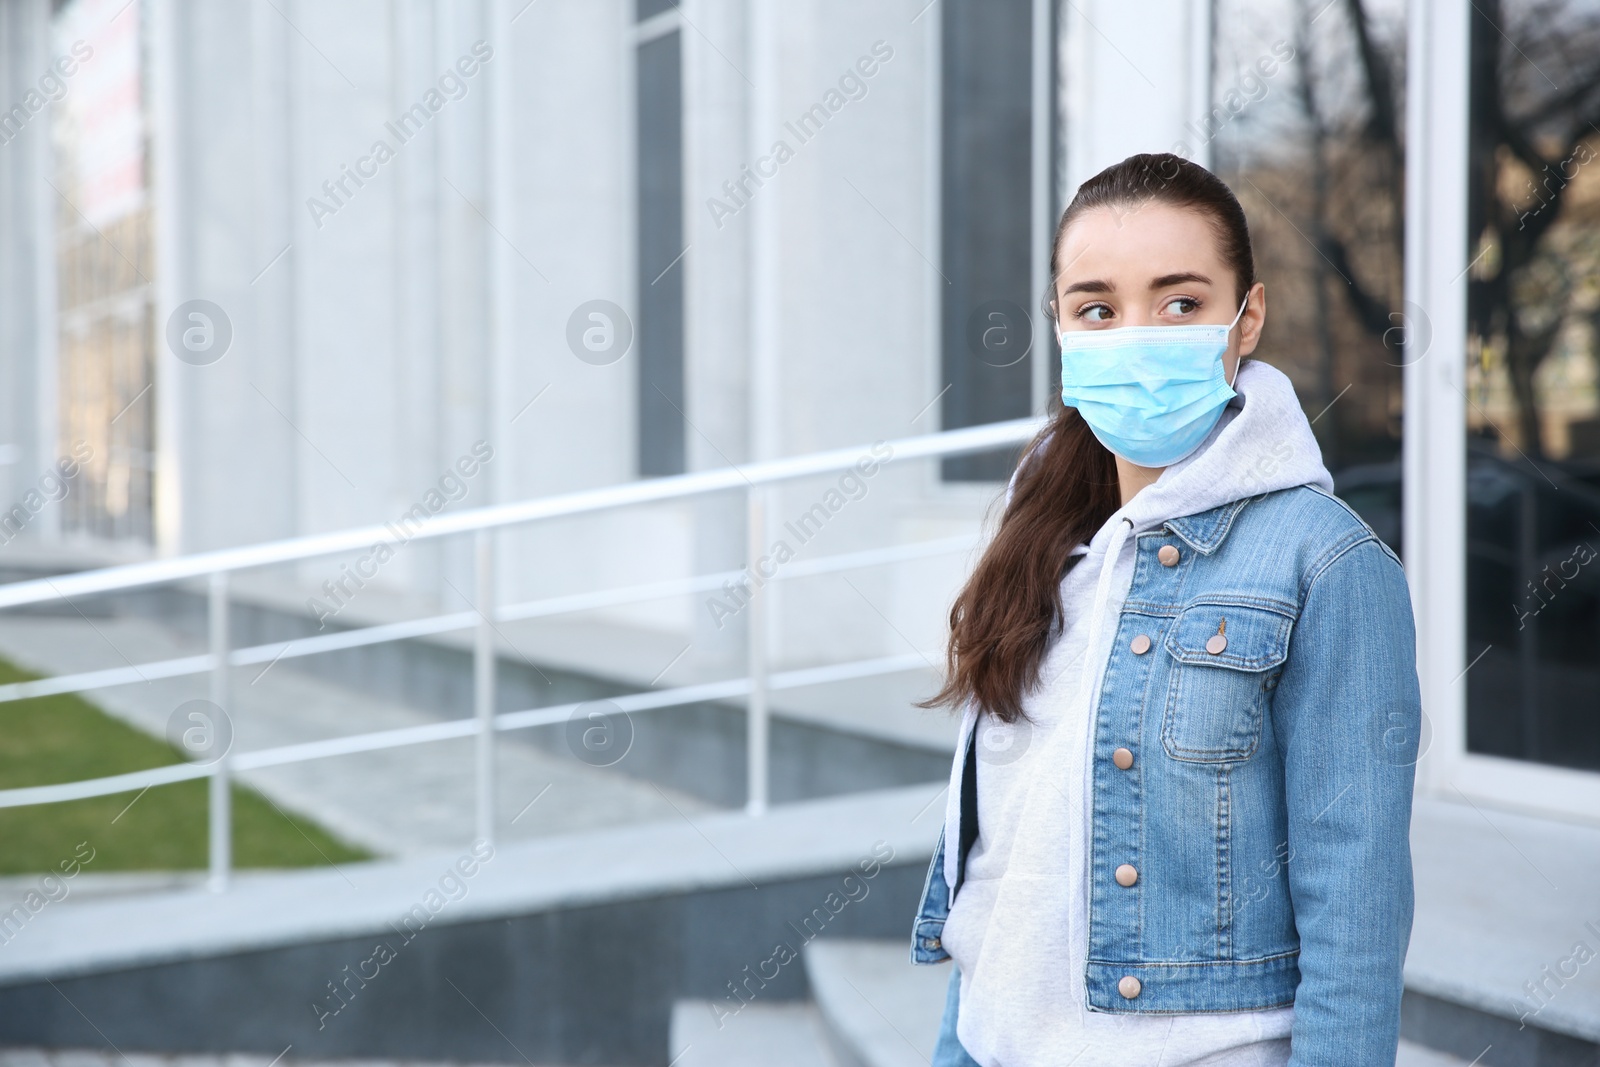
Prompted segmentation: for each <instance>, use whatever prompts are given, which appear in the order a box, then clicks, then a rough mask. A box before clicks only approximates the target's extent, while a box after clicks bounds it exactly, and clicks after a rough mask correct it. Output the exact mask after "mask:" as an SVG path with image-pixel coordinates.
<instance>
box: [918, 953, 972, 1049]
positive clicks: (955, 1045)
mask: <svg viewBox="0 0 1600 1067" xmlns="http://www.w3.org/2000/svg"><path fill="white" fill-rule="evenodd" d="M960 999H961V972H960V971H958V970H956V968H955V965H954V964H951V965H950V988H949V990H948V991H947V992H946V993H945V995H944V1018H943V1019H941V1020H940V1021H939V1040H938V1041H937V1042H935V1044H934V1046H933V1061H932V1062H931V1063H930V1064H929V1067H979V1063H978V1061H977V1060H975V1059H973V1058H972V1057H971V1056H969V1055H967V1050H966V1049H964V1048H962V1047H961V1042H960V1041H959V1040H957V1039H956V1005H957V1002H958V1001H960Z"/></svg>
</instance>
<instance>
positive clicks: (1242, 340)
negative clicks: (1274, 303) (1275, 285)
mask: <svg viewBox="0 0 1600 1067" xmlns="http://www.w3.org/2000/svg"><path fill="white" fill-rule="evenodd" d="M1266 324H1267V287H1266V284H1265V283H1263V282H1256V283H1255V284H1254V285H1252V286H1251V287H1250V293H1249V295H1248V296H1246V297H1245V305H1244V314H1243V315H1241V316H1239V358H1240V359H1243V358H1244V357H1245V356H1248V355H1249V354H1250V353H1252V352H1254V351H1255V350H1256V345H1257V344H1258V343H1259V342H1260V340H1261V330H1262V328H1263V327H1265V326H1266Z"/></svg>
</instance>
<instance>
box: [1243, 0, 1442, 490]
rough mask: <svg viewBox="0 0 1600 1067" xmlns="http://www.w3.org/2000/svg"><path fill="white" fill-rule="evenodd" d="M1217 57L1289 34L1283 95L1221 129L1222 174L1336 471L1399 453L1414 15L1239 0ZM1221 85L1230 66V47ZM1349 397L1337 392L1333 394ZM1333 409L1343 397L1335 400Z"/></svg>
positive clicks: (1270, 323) (1357, 6)
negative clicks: (1408, 68)
mask: <svg viewBox="0 0 1600 1067" xmlns="http://www.w3.org/2000/svg"><path fill="white" fill-rule="evenodd" d="M1227 6H1228V7H1229V8H1230V11H1229V14H1231V15H1235V16H1246V15H1248V16H1252V17H1231V18H1230V17H1219V19H1218V30H1219V35H1218V45H1219V52H1222V53H1226V52H1229V51H1231V52H1232V53H1233V54H1234V55H1235V56H1238V57H1241V58H1242V57H1243V56H1245V55H1246V54H1247V53H1248V50H1250V49H1259V48H1260V47H1261V46H1262V44H1263V43H1264V42H1263V41H1261V40H1253V39H1243V38H1248V37H1249V30H1248V29H1246V27H1249V26H1251V25H1257V26H1267V27H1270V28H1271V32H1272V33H1274V34H1277V35H1279V36H1284V37H1287V38H1288V39H1289V40H1290V41H1291V42H1292V44H1293V46H1294V49H1295V53H1296V56H1297V59H1296V61H1295V62H1294V63H1292V64H1289V65H1287V67H1286V69H1285V71H1284V73H1283V76H1282V77H1283V83H1282V87H1281V94H1282V95H1281V96H1280V97H1279V98H1278V99H1277V100H1276V101H1275V102H1274V101H1272V100H1271V98H1270V96H1269V97H1268V98H1264V99H1263V102H1262V103H1263V106H1260V107H1257V108H1256V109H1255V110H1254V111H1253V112H1252V113H1249V114H1246V115H1245V116H1243V118H1244V119H1245V121H1242V122H1239V123H1236V124H1235V126H1234V128H1233V129H1231V130H1229V131H1228V132H1227V135H1226V136H1224V137H1223V138H1221V139H1219V144H1218V152H1217V165H1218V170H1219V172H1220V173H1221V174H1222V175H1223V177H1224V178H1226V179H1227V180H1228V181H1229V182H1230V184H1232V185H1233V187H1234V188H1235V190H1236V191H1237V192H1238V193H1239V197H1240V200H1241V201H1242V202H1243V204H1244V206H1245V210H1246V212H1247V213H1248V214H1249V216H1250V225H1251V231H1252V236H1253V239H1254V243H1255V246H1256V255H1257V259H1258V267H1259V270H1260V273H1261V276H1262V277H1263V279H1265V280H1266V281H1268V283H1269V285H1268V288H1269V295H1270V298H1271V299H1270V301H1269V310H1270V314H1269V315H1268V319H1267V337H1266V340H1265V344H1264V346H1263V354H1265V355H1266V356H1267V358H1269V359H1272V360H1273V361H1274V362H1276V363H1278V364H1279V365H1280V366H1282V367H1283V369H1284V370H1285V371H1287V372H1288V373H1289V374H1290V376H1291V377H1292V378H1294V379H1295V380H1296V383H1297V385H1298V387H1299V392H1300V395H1301V398H1302V400H1303V401H1304V403H1305V404H1306V407H1307V409H1308V411H1309V412H1310V413H1312V414H1313V415H1316V416H1318V418H1317V421H1316V423H1315V424H1314V427H1315V429H1316V431H1317V435H1318V438H1319V439H1320V442H1321V445H1322V449H1323V459H1324V462H1326V464H1327V465H1328V467H1329V469H1330V470H1333V471H1335V472H1336V473H1337V472H1338V471H1339V470H1340V469H1341V468H1348V467H1349V466H1350V465H1351V464H1357V463H1373V462H1388V461H1393V460H1394V459H1395V457H1396V456H1397V455H1398V453H1399V423H1398V414H1399V410H1400V393H1401V369H1400V368H1401V366H1402V364H1403V362H1404V361H1405V358H1406V357H1405V356H1404V355H1402V353H1401V350H1400V349H1401V343H1402V341H1403V340H1404V339H1405V337H1406V336H1407V335H1408V333H1409V332H1410V331H1411V330H1412V329H1413V328H1417V326H1418V324H1416V323H1413V322H1411V321H1409V320H1408V318H1407V317H1406V316H1405V315H1403V314H1402V312H1401V308H1402V306H1403V305H1402V297H1403V284H1404V274H1403V270H1402V259H1401V237H1402V233H1403V229H1404V216H1403V208H1404V202H1405V198H1404V187H1405V176H1404V170H1403V166H1404V152H1403V141H1402V136H1403V133H1402V130H1401V129H1400V124H1399V116H1400V115H1401V113H1402V103H1401V88H1402V86H1403V83H1404V78H1403V76H1402V74H1401V73H1400V72H1401V71H1402V69H1403V60H1404V49H1405V40H1404V19H1403V10H1402V9H1401V7H1400V6H1399V5H1397V4H1393V3H1387V2H1385V0H1365V2H1364V0H1232V2H1231V3H1230V4H1228V5H1227ZM1216 65H1217V76H1218V79H1219V81H1220V80H1223V79H1226V78H1228V77H1229V76H1230V67H1229V62H1228V57H1227V56H1226V55H1221V54H1219V57H1218V61H1217V64H1216ZM1336 401H1337V403H1335V402H1336ZM1330 405H1331V406H1330Z"/></svg>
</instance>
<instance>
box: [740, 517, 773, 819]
mask: <svg viewBox="0 0 1600 1067" xmlns="http://www.w3.org/2000/svg"><path fill="white" fill-rule="evenodd" d="M745 494H746V495H745V500H746V511H747V514H746V518H745V539H746V544H745V559H746V561H747V563H746V568H747V570H746V573H747V574H748V575H749V576H750V604H749V606H748V609H747V612H746V622H745V639H746V643H747V645H748V648H747V649H746V652H745V654H746V656H747V666H748V670H747V671H746V673H747V674H748V675H749V678H750V698H749V703H748V704H747V708H748V715H747V722H746V751H745V774H746V790H745V795H746V798H747V799H746V800H745V813H746V814H748V815H764V814H766V811H767V749H768V743H767V626H768V622H769V620H768V617H767V611H768V603H767V591H766V589H765V588H763V585H764V583H765V581H766V577H767V576H766V575H764V574H762V573H761V571H760V566H761V564H760V560H761V557H762V545H763V544H765V542H766V539H767V530H766V526H767V499H766V494H767V490H765V489H762V488H759V487H757V486H753V485H752V486H751V487H750V488H749V489H747V490H746V491H745Z"/></svg>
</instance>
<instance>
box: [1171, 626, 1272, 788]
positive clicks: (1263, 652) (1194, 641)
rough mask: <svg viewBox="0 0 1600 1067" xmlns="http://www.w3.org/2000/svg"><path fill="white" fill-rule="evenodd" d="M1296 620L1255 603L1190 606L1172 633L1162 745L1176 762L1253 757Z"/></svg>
mask: <svg viewBox="0 0 1600 1067" xmlns="http://www.w3.org/2000/svg"><path fill="white" fill-rule="evenodd" d="M1293 626H1294V620H1293V619H1292V618H1291V617H1290V616H1288V615H1286V614H1284V613H1283V612H1279V611H1274V610H1273V609H1271V608H1264V607H1259V606H1256V605H1250V604H1192V605H1190V606H1189V607H1187V608H1184V609H1183V611H1182V612H1181V613H1179V615H1178V617H1177V619H1175V620H1174V621H1173V625H1172V628H1171V629H1170V630H1168V631H1167V637H1166V641H1165V647H1166V650H1167V653H1168V654H1169V655H1170V656H1171V657H1172V660H1173V663H1172V674H1171V680H1170V682H1169V683H1168V685H1167V706H1166V711H1165V713H1164V714H1163V716H1162V720H1161V744H1162V747H1163V748H1165V749H1166V752H1167V755H1169V756H1171V757H1172V758H1173V759H1177V760H1186V761H1190V762H1196V763H1227V762H1233V761H1237V760H1246V759H1249V758H1250V756H1251V755H1252V754H1254V752H1255V750H1256V746H1257V745H1259V744H1260V741H1261V723H1262V719H1263V717H1264V715H1265V712H1266V707H1267V702H1268V701H1269V700H1270V699H1271V691H1272V688H1273V687H1274V686H1275V685H1276V684H1277V681H1278V675H1279V674H1280V673H1281V672H1282V669H1283V661H1284V660H1285V659H1287V658H1288V656H1289V632H1290V630H1291V629H1292V628H1293Z"/></svg>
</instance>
